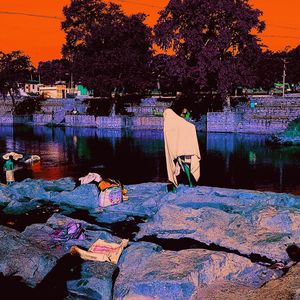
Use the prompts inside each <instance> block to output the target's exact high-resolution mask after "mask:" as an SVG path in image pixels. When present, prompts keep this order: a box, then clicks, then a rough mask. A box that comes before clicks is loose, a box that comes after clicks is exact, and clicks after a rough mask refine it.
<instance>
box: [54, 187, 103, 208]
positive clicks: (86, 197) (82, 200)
mask: <svg viewBox="0 0 300 300" xmlns="http://www.w3.org/2000/svg"><path fill="white" fill-rule="evenodd" d="M98 199H99V189H98V187H97V186H96V185H94V184H83V185H80V186H79V187H77V188H76V189H74V190H73V191H71V192H65V191H64V192H61V193H59V194H56V195H54V196H53V197H52V198H51V201H52V202H55V203H57V204H59V205H61V206H64V205H68V206H70V207H75V208H76V209H86V210H89V209H90V210H95V209H96V208H97V207H98V203H99V200H98Z"/></svg>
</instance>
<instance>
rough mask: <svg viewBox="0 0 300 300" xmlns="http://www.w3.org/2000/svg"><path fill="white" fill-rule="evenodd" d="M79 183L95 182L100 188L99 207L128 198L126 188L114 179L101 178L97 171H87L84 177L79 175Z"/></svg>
mask: <svg viewBox="0 0 300 300" xmlns="http://www.w3.org/2000/svg"><path fill="white" fill-rule="evenodd" d="M79 181H80V183H81V184H89V183H93V182H95V183H96V184H97V186H98V187H99V189H100V195H99V208H104V207H107V206H111V205H115V204H119V203H121V202H122V201H125V200H128V196H127V195H126V194H127V192H128V191H127V189H126V188H125V187H124V186H123V184H122V183H121V182H120V181H118V180H116V179H111V178H107V179H102V177H101V175H99V174H97V173H88V174H87V175H86V176H84V177H80V178H79Z"/></svg>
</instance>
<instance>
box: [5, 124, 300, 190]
mask: <svg viewBox="0 0 300 300" xmlns="http://www.w3.org/2000/svg"><path fill="white" fill-rule="evenodd" d="M28 130H29V131H28ZM26 132H27V133H28V134H29V136H28V135H26ZM198 139H199V145H200V149H201V156H202V160H201V179H200V184H203V185H212V186H220V187H233V188H247V189H261V190H273V191H288V192H297V189H298V186H299V190H300V185H299V180H298V178H297V176H295V174H298V173H299V168H300V151H299V150H300V147H298V146H291V147H277V148H270V147H268V146H266V145H265V141H266V139H267V136H265V135H255V134H222V133H213V134H211V133H210V134H208V135H206V134H204V133H200V134H199V135H198ZM0 147H1V149H2V150H1V151H2V152H5V151H6V150H17V151H19V152H22V153H27V154H37V155H40V156H41V158H42V160H41V168H40V169H39V170H38V171H36V172H35V171H34V170H32V169H31V167H30V166H29V167H28V171H27V172H25V171H24V172H23V171H22V172H21V173H19V175H20V176H18V180H21V179H23V178H26V177H35V178H49V176H50V173H51V174H52V175H51V178H53V179H54V177H55V176H57V178H59V177H63V176H73V177H75V178H78V177H80V176H82V175H85V174H87V173H88V172H98V173H100V174H101V175H102V176H104V177H113V178H117V179H120V180H121V181H122V182H124V183H126V184H128V183H140V182H148V181H164V182H166V181H167V174H166V165H165V164H166V163H165V153H164V139H163V132H162V130H156V131H155V130H144V131H142V130H137V131H130V130H127V131H126V130H110V129H109V130H104V129H97V128H49V127H45V126H39V127H38V126H37V127H33V128H32V129H27V128H25V129H22V128H18V129H17V130H13V129H12V127H10V126H7V127H5V128H1V127H0ZM8 148H9V149H8ZM52 170H53V172H52ZM22 176H23V177H22Z"/></svg>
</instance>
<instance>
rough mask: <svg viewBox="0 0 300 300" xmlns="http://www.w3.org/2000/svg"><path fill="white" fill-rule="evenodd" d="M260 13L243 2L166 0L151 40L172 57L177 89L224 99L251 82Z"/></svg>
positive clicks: (258, 47)
mask: <svg viewBox="0 0 300 300" xmlns="http://www.w3.org/2000/svg"><path fill="white" fill-rule="evenodd" d="M261 14H262V12H261V11H259V10H257V9H253V8H252V7H251V6H250V5H249V3H248V0H214V1H210V0H170V1H169V3H168V4H167V6H166V7H165V9H163V10H162V11H161V12H160V17H159V19H158V22H157V24H156V25H155V27H154V32H155V42H156V43H157V44H158V46H160V47H161V48H162V49H163V50H171V51H172V52H173V53H174V55H175V57H176V59H175V60H174V61H173V67H172V73H173V74H176V76H177V77H178V80H179V82H180V84H181V87H182V89H183V90H200V89H201V90H215V91H218V92H220V93H222V94H223V95H226V94H227V93H229V92H230V91H231V89H232V88H233V87H234V86H236V85H241V84H243V85H251V84H252V83H254V82H255V76H254V74H253V72H252V70H253V68H252V66H253V65H254V63H255V61H256V60H257V57H258V54H259V53H260V52H261V48H260V45H259V39H258V37H257V36H256V35H255V33H257V32H262V31H263V29H264V27H265V24H264V22H262V21H260V20H259V17H260V16H261Z"/></svg>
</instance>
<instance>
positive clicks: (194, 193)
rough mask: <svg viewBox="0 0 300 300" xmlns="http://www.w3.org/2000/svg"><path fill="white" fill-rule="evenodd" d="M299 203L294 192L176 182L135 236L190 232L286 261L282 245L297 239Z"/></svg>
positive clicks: (184, 235) (299, 233)
mask: <svg viewBox="0 0 300 300" xmlns="http://www.w3.org/2000/svg"><path fill="white" fill-rule="evenodd" d="M299 204H300V200H299V197H296V196H292V195H287V194H275V193H260V192H251V191H243V190H230V189H219V188H213V189H207V188H202V187H196V188H192V189H188V188H186V187H180V188H179V189H178V193H177V194H171V193H170V194H167V195H165V196H164V197H163V198H162V199H161V202H160V207H159V210H158V212H157V213H156V214H155V215H154V217H153V218H152V219H151V220H149V221H148V222H147V223H144V224H140V228H141V231H140V232H139V233H138V235H137V237H136V238H137V239H139V238H142V237H144V236H151V235H156V236H157V237H159V238H165V239H166V238H169V239H180V238H191V239H194V240H197V241H200V242H202V243H205V244H207V245H210V244H215V245H219V246H222V247H225V248H228V249H231V250H237V251H239V252H240V253H242V254H245V255H250V254H252V253H254V254H258V255H260V256H262V257H264V256H265V257H267V258H269V259H271V260H276V261H287V260H289V258H288V255H287V253H286V248H287V246H288V245H289V244H292V243H295V244H300V210H299V208H298V207H299Z"/></svg>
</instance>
